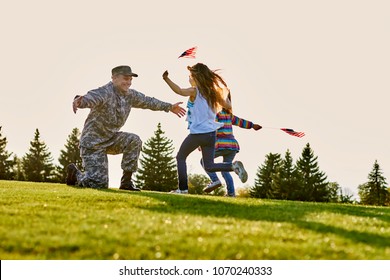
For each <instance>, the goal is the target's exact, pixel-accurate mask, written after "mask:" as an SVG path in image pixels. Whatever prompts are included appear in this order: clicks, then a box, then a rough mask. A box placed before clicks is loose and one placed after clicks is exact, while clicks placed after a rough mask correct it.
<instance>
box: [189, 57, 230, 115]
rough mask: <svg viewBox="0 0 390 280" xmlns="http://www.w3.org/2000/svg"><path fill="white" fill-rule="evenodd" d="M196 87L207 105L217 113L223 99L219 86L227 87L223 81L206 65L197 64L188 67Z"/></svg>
mask: <svg viewBox="0 0 390 280" xmlns="http://www.w3.org/2000/svg"><path fill="white" fill-rule="evenodd" d="M187 69H188V70H189V71H190V72H191V75H192V78H193V79H194V81H195V83H196V86H197V87H198V89H199V91H200V93H201V94H202V96H203V97H204V98H205V99H206V100H207V104H209V106H210V107H211V108H212V109H213V111H214V112H217V111H218V109H219V107H220V101H221V100H222V99H223V96H222V87H221V84H222V85H223V86H225V87H227V85H226V83H225V81H224V80H223V79H222V77H221V76H219V75H218V74H217V73H216V71H217V70H215V71H212V70H210V69H209V68H208V67H207V65H205V64H203V63H197V64H195V65H194V66H188V67H187Z"/></svg>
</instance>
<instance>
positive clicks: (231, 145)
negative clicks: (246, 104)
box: [215, 110, 253, 152]
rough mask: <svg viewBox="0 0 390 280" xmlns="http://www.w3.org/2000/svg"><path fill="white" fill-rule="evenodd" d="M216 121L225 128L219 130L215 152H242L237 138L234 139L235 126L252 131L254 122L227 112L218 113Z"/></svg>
mask: <svg viewBox="0 0 390 280" xmlns="http://www.w3.org/2000/svg"><path fill="white" fill-rule="evenodd" d="M215 120H216V121H217V122H219V123H223V127H221V128H220V129H218V130H217V140H216V142H215V151H220V150H234V151H237V152H238V151H239V150H240V146H239V145H238V142H237V140H236V138H234V135H233V125H236V126H239V127H241V128H246V129H251V128H252V127H253V122H250V121H247V120H244V119H241V118H239V117H237V116H235V115H232V114H229V113H227V112H226V111H225V110H222V111H220V112H219V113H217V115H216V117H215Z"/></svg>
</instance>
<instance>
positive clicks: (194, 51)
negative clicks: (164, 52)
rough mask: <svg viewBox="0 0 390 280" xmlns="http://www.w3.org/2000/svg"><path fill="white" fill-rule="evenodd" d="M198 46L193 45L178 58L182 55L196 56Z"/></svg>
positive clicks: (187, 56)
mask: <svg viewBox="0 0 390 280" xmlns="http://www.w3.org/2000/svg"><path fill="white" fill-rule="evenodd" d="M197 49H198V47H193V48H191V49H188V50H186V51H185V52H183V53H182V54H181V55H180V56H179V57H178V58H180V57H186V58H195V54H196V50H197Z"/></svg>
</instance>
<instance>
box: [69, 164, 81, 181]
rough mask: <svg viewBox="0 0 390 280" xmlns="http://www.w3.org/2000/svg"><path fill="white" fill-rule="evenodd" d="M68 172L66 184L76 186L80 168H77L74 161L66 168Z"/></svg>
mask: <svg viewBox="0 0 390 280" xmlns="http://www.w3.org/2000/svg"><path fill="white" fill-rule="evenodd" d="M66 171H67V174H66V184H67V185H69V186H74V185H76V183H77V176H76V175H77V172H79V170H78V169H77V167H76V165H75V164H74V163H71V164H69V165H68V167H67V168H66Z"/></svg>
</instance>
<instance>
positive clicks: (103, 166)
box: [66, 66, 186, 191]
mask: <svg viewBox="0 0 390 280" xmlns="http://www.w3.org/2000/svg"><path fill="white" fill-rule="evenodd" d="M111 73H112V77H111V79H112V81H111V82H109V83H108V84H106V85H104V86H102V87H100V88H98V89H94V90H91V91H89V92H88V93H87V94H86V95H83V96H79V95H77V96H76V97H75V98H74V100H73V112H74V113H76V111H77V109H78V108H90V109H91V111H90V112H89V114H88V117H87V119H86V121H85V124H84V128H83V131H82V133H81V137H80V155H81V158H82V160H83V166H84V169H85V172H81V171H80V170H78V169H77V167H76V165H75V164H73V163H71V164H69V165H68V167H67V171H68V174H67V178H66V183H67V185H78V186H81V187H88V188H97V189H100V188H108V158H107V154H111V155H116V154H123V158H122V163H121V167H122V170H123V176H122V179H121V184H120V187H119V188H120V189H122V190H130V191H140V189H139V188H136V187H135V186H134V184H133V182H132V181H131V177H132V174H133V172H135V171H136V170H137V163H138V157H139V154H140V151H141V147H142V141H141V139H140V137H139V136H138V135H136V134H134V133H128V132H122V131H119V130H120V129H121V128H122V126H123V125H124V124H125V122H126V120H127V118H128V116H129V113H130V111H131V108H133V107H134V108H141V109H150V110H153V111H165V112H169V111H171V112H172V113H174V114H176V115H177V116H178V117H182V116H184V115H185V113H186V111H185V109H183V108H182V107H181V106H180V105H179V104H181V103H182V102H178V103H175V104H170V103H166V102H163V101H160V100H158V99H156V98H153V97H148V96H145V95H144V94H143V93H141V92H139V91H137V90H134V89H130V86H131V82H132V79H133V77H138V75H137V74H135V73H133V72H132V70H131V68H130V67H129V66H117V67H115V68H113V69H112V71H111Z"/></svg>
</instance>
